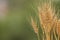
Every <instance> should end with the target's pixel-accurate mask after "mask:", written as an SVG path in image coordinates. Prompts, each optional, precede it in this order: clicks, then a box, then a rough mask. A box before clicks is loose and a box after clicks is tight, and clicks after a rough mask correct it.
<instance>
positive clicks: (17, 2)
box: [0, 0, 60, 40]
mask: <svg viewBox="0 0 60 40" xmlns="http://www.w3.org/2000/svg"><path fill="white" fill-rule="evenodd" d="M7 1H8V9H9V10H8V14H7V16H6V18H5V20H4V21H0V40H37V37H36V34H35V33H34V30H33V29H32V26H31V24H30V22H29V21H30V19H29V17H30V16H32V17H33V18H34V19H35V20H38V18H37V15H36V14H37V13H38V11H37V7H38V6H39V5H40V3H41V2H42V1H44V0H7ZM53 4H54V5H53V6H55V9H56V12H57V10H59V9H60V0H53ZM59 11H60V10H59ZM36 22H37V24H38V21H36ZM39 32H40V35H41V33H42V32H41V30H40V31H39ZM41 36H42V35H41Z"/></svg>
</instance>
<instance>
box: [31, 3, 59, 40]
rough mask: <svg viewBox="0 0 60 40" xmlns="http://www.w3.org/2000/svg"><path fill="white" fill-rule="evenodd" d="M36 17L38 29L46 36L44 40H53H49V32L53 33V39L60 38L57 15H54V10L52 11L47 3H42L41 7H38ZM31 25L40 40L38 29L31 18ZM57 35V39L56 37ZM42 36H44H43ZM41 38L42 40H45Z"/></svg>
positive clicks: (57, 39)
mask: <svg viewBox="0 0 60 40" xmlns="http://www.w3.org/2000/svg"><path fill="white" fill-rule="evenodd" d="M38 17H39V22H40V27H41V29H42V31H43V34H44V33H45V35H46V38H45V39H46V40H54V39H51V34H50V32H51V30H52V31H53V33H54V36H55V39H56V40H59V36H60V20H59V19H58V17H57V15H56V14H55V12H54V10H53V9H52V7H51V5H50V4H49V3H43V5H42V7H38ZM31 24H32V28H33V29H34V32H35V33H36V34H37V37H38V40H40V37H39V33H38V27H37V24H36V23H35V21H34V20H33V18H32V17H31ZM56 33H57V34H58V37H57V36H56ZM43 36H44V35H43ZM45 39H44V38H43V40H45Z"/></svg>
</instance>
